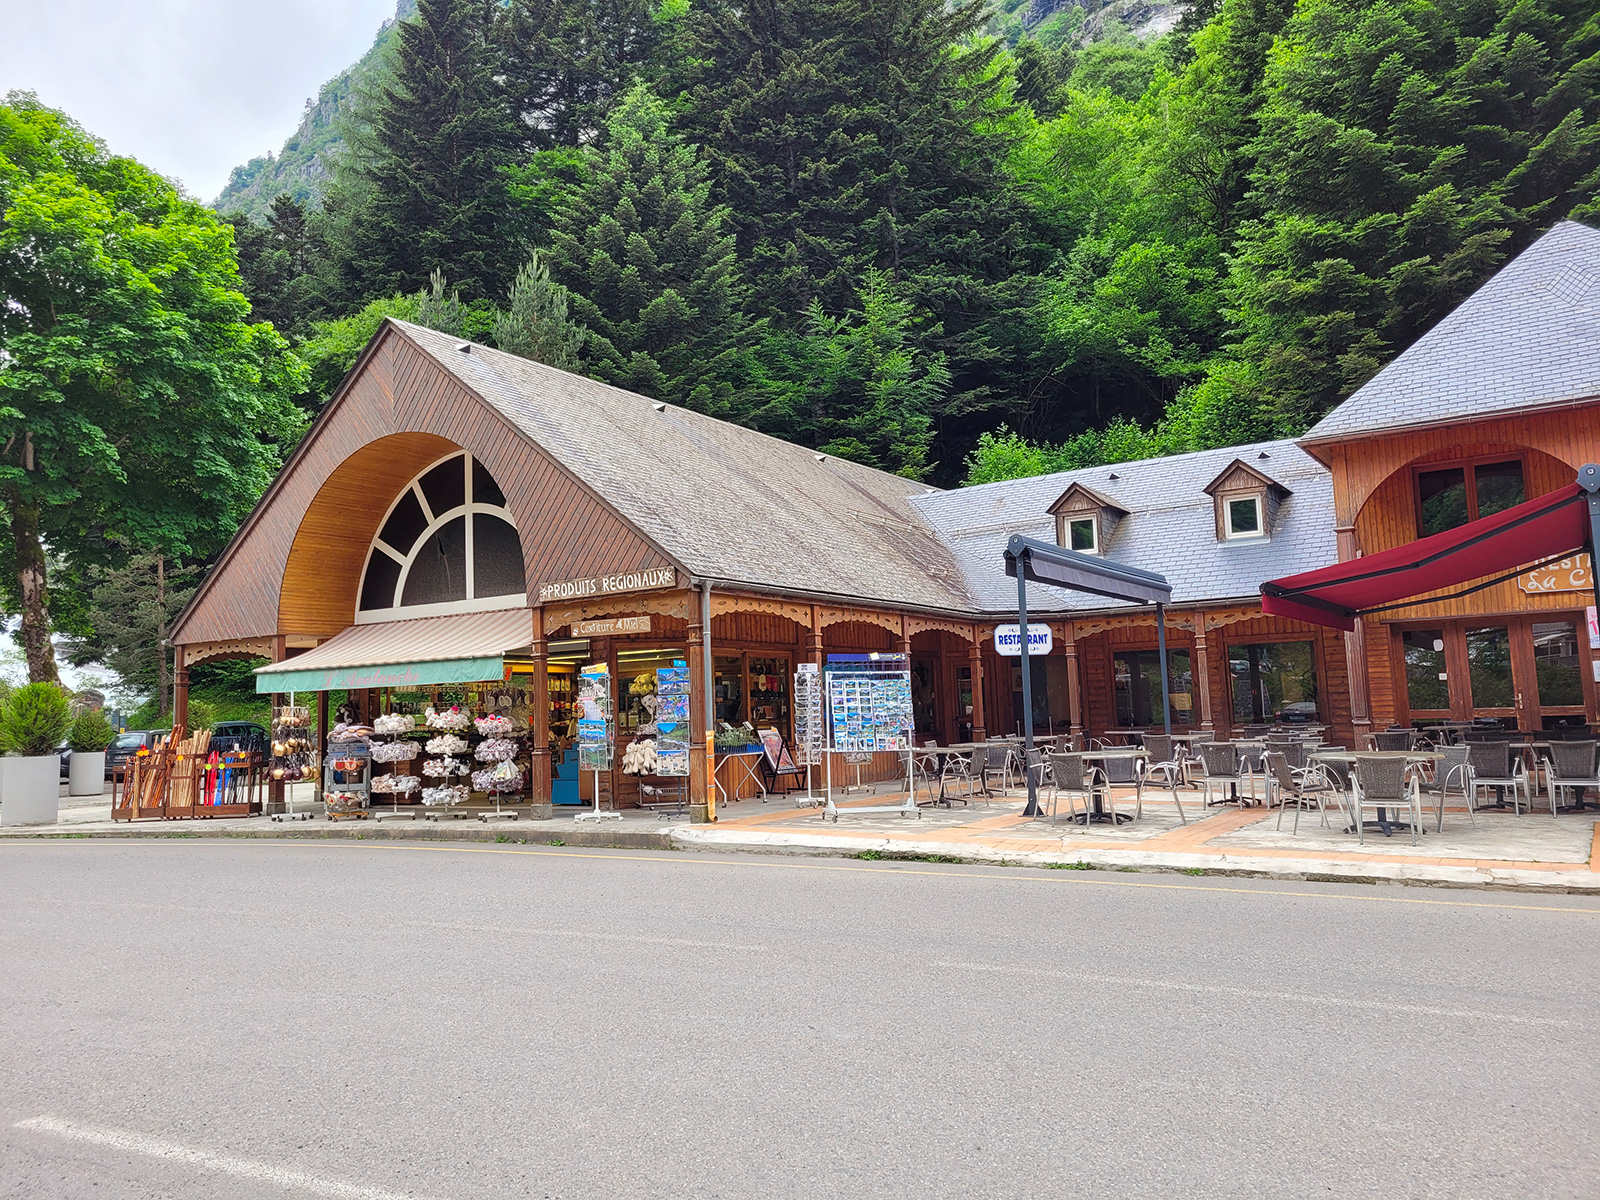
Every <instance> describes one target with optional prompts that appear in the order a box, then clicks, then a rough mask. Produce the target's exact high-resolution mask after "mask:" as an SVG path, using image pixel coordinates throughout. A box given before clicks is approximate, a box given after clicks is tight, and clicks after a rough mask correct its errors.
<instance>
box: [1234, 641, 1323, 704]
mask: <svg viewBox="0 0 1600 1200" xmlns="http://www.w3.org/2000/svg"><path fill="white" fill-rule="evenodd" d="M1228 674H1229V676H1230V677H1231V678H1232V680H1233V719H1234V723H1235V724H1261V723H1263V722H1271V721H1314V720H1316V719H1317V716H1318V710H1317V662H1316V655H1315V653H1314V652H1313V648H1312V644H1311V643H1310V642H1250V643H1245V644H1243V645H1237V646H1229V647H1228Z"/></svg>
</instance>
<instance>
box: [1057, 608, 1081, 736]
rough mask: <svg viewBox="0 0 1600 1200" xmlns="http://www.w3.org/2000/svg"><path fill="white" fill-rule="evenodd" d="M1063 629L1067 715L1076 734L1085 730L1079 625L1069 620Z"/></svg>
mask: <svg viewBox="0 0 1600 1200" xmlns="http://www.w3.org/2000/svg"><path fill="white" fill-rule="evenodd" d="M1062 628H1063V630H1064V631H1065V634H1066V636H1065V637H1064V638H1062V647H1061V648H1062V650H1063V651H1064V652H1065V654H1066V656H1067V715H1068V718H1069V720H1070V722H1071V723H1070V725H1069V726H1068V730H1069V732H1070V733H1072V734H1073V735H1074V736H1077V735H1078V734H1081V733H1082V732H1083V678H1082V675H1081V674H1080V672H1079V668H1078V627H1077V625H1076V624H1075V623H1074V622H1072V621H1068V622H1067V623H1066V625H1064V626H1063V627H1062Z"/></svg>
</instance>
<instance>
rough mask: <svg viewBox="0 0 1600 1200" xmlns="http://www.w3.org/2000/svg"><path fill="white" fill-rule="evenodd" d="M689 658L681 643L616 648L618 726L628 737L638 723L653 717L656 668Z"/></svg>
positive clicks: (641, 723)
mask: <svg viewBox="0 0 1600 1200" xmlns="http://www.w3.org/2000/svg"><path fill="white" fill-rule="evenodd" d="M687 661H688V650H687V648H686V647H684V646H663V647H654V648H649V649H644V648H633V647H629V648H628V649H626V650H619V651H617V693H618V694H617V699H616V710H617V729H618V736H619V737H620V736H621V735H622V734H623V733H626V734H628V735H629V736H630V737H631V736H632V735H633V734H634V732H635V731H636V730H637V729H638V728H639V726H641V725H648V724H650V723H652V722H653V721H654V720H655V711H654V702H653V701H651V700H649V699H648V697H652V696H654V695H655V694H656V671H657V670H659V669H660V668H662V667H670V666H673V665H674V664H676V663H679V662H687Z"/></svg>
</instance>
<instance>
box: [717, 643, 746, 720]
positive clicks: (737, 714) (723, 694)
mask: <svg viewBox="0 0 1600 1200" xmlns="http://www.w3.org/2000/svg"><path fill="white" fill-rule="evenodd" d="M711 689H712V692H711V694H712V696H713V698H714V702H713V705H712V709H713V712H714V714H715V716H716V719H717V720H719V721H726V722H728V724H730V725H738V724H741V723H742V722H743V721H744V660H743V659H742V658H738V657H733V658H720V657H718V658H713V659H712V660H711Z"/></svg>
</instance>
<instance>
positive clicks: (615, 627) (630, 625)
mask: <svg viewBox="0 0 1600 1200" xmlns="http://www.w3.org/2000/svg"><path fill="white" fill-rule="evenodd" d="M649 632H650V618H649V617H605V618H603V619H601V620H598V621H574V622H573V623H572V636H573V637H575V638H578V637H607V636H610V635H611V634H617V633H649Z"/></svg>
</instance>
